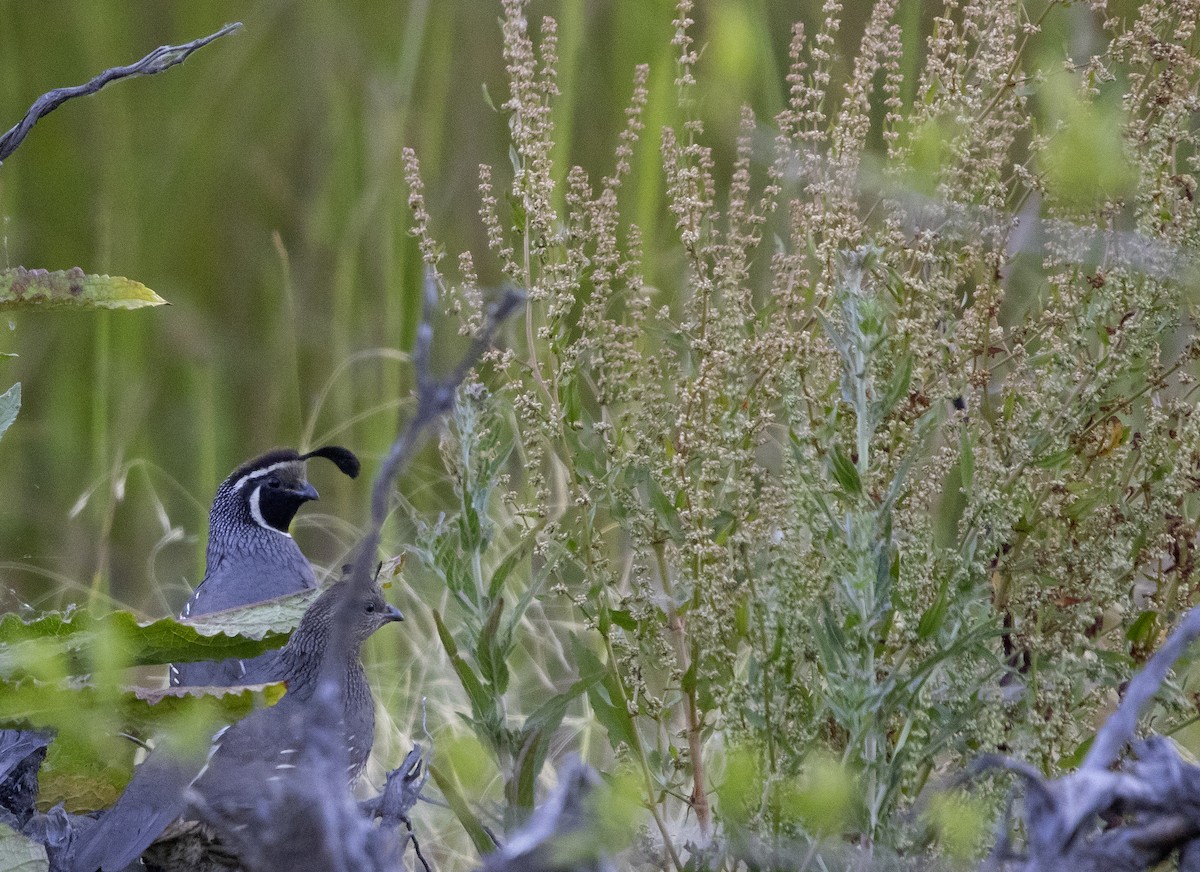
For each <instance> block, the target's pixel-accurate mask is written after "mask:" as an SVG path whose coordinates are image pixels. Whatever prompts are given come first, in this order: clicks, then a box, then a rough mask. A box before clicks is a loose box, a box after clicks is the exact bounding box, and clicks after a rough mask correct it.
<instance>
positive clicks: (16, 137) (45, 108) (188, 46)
mask: <svg viewBox="0 0 1200 872" xmlns="http://www.w3.org/2000/svg"><path fill="white" fill-rule="evenodd" d="M241 26H242V25H241V22H234V23H233V24H226V25H225V26H224V27H222V28H221V29H220V30H218V31H217V32H216V33H210V34H209V35H208V36H202V37H200V38H199V39H193V40H192V41H191V42H185V43H184V44H183V45H163V46H159V47H158V48H156V49H155V50H154V51H152V52H150V54H148V55H146V56H145V57H144V58H142V59H141V60H140V61H137V62H135V63H132V64H128V65H126V66H123V67H113V68H112V69H108V70H105V71H104V72H102V73H101V74H100V75H98V76H96V77H95V78H93V79H91V80H90V81H88V82H86V83H84V84H82V85H75V86H74V87H71V88H55V89H54V90H53V91H47V92H46V93H45V94H43V95H42V96H40V97H38V98H37V99H36V100H35V101H34V102H33V105H32V106H30V107H29V111H28V112H26V113H25V117H24V118H22V119H21V120H20V121H19V122H18V123H17V124H15V125H14V126H13V127H12V128H10V129H9V130H8V132H7V133H5V134H4V135H3V136H0V163H3V162H4V161H5V160H6V159H7V158H8V156H9V155H10V154H12V153H13V152H14V151H16V150H17V146H19V145H20V144H21V143H22V142H23V141H24V140H25V137H26V136H28V135H29V131H30V130H32V129H33V125H35V124H37V122H38V119H39V118H42V117H43V116H45V115H49V114H50V113H51V112H53V111H54V110H55V109H57V108H58V107H59V106H61V105H62V104H63V103H65V102H67V101H68V100H72V99H74V98H75V97H86V96H88V95H89V94H95V93H96V92H97V91H99V90H100V89H101V88H103V87H104V86H105V85H107V84H108V83H109V82H115V81H117V80H118V79H126V78H129V77H130V76H152V75H154V74H155V73H161V72H162V71H163V70H167V69H170V68H171V67H173V66H175V65H176V64H181V63H183V62H184V61H185V60H187V59H188V56H189V55H190V54H191V53H192V52H194V51H195V50H196V49H198V48H204V46H206V45H208V44H209V43H210V42H212V41H213V40H216V39H220V38H221V37H222V36H225V35H226V34H229V33H233V32H234V31H235V30H237V29H238V28H240V27H241Z"/></svg>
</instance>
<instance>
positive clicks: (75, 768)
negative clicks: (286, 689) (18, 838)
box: [0, 679, 283, 812]
mask: <svg viewBox="0 0 1200 872" xmlns="http://www.w3.org/2000/svg"><path fill="white" fill-rule="evenodd" d="M199 690H200V689H198V688H187V689H185V688H170V689H146V688H125V689H121V688H112V687H94V686H91V685H84V686H79V685H76V684H73V683H67V682H42V681H35V680H33V679H23V680H21V681H15V682H8V681H0V725H3V726H4V727H6V728H7V727H18V728H29V727H37V728H50V729H53V730H54V731H55V733H56V736H55V739H54V741H53V742H52V743H51V744H50V750H49V753H48V755H47V757H46V762H45V763H44V764H43V766H42V769H41V771H40V772H39V774H38V782H39V785H40V799H39V801H41V802H42V803H45V804H51V805H52V804H54V803H57V802H63V803H65V804H66V806H67V808H68V810H69V811H73V812H75V811H91V810H94V809H98V808H103V807H104V806H106V805H109V804H111V803H112V802H113V801H114V800H115V799H116V797H117V795H118V794H119V793H120V791H121V789H122V788H123V787H124V785H125V782H126V781H127V780H128V778H129V774H130V771H131V769H132V763H133V760H132V754H133V750H134V745H133V744H132V743H131V742H129V741H128V740H127V739H125V738H122V737H121V735H120V734H122V733H125V734H129V735H136V736H153V735H158V734H160V733H164V732H170V733H175V732H177V731H179V730H181V729H186V726H187V725H189V724H198V725H199V726H200V729H201V732H202V733H204V736H203V738H204V739H205V741H207V736H208V735H211V732H212V730H213V729H215V726H212V725H217V726H219V725H220V724H227V723H232V722H233V721H236V720H238V719H240V718H243V717H245V716H246V715H248V714H249V713H250V712H252V711H254V709H256V708H259V707H261V706H262V705H263V704H264V703H273V702H275V701H276V700H278V699H279V697H280V696H281V695H282V692H283V685H282V683H276V684H270V685H260V686H255V687H234V688H222V689H221V695H219V696H213V695H207V693H205V694H202V693H199V692H198V691H199ZM211 690H212V689H211V688H205V689H204V691H206V692H207V691H211Z"/></svg>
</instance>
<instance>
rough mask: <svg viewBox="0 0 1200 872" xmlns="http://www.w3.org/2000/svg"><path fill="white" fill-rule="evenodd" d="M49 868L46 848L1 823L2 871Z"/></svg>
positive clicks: (32, 871) (28, 871)
mask: <svg viewBox="0 0 1200 872" xmlns="http://www.w3.org/2000/svg"><path fill="white" fill-rule="evenodd" d="M49 868H50V861H49V859H47V857H46V849H45V848H43V847H42V846H41V845H39V844H38V843H37V842H35V841H33V840H32V839H29V838H26V837H25V836H23V835H21V834H20V833H18V832H17V831H16V830H14V829H13V828H12V827H10V826H8V825H7V824H0V872H47V870H48V869H49Z"/></svg>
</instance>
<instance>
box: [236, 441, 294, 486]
mask: <svg viewBox="0 0 1200 872" xmlns="http://www.w3.org/2000/svg"><path fill="white" fill-rule="evenodd" d="M303 459H304V458H302V457H301V456H300V454H299V452H297V451H296V450H295V449H294V448H276V449H273V450H271V451H268V452H267V453H266V454H263V455H261V456H259V457H256V458H254V459H253V460H247V461H246V462H245V463H243V464H242V465H241V466H239V467H238V468H237V469H235V470H234V471H233V472H231V473H229V478H227V479H225V480H226V481H228V482H231V483H232V482H235V481H238V480H239V479H241V478H242V477H243V476H245V475H248V474H249V473H251V472H254V471H255V470H256V469H266V468H267V467H268V466H274V465H275V464H277V463H284V462H286V461H289V460H293V461H301V460H303Z"/></svg>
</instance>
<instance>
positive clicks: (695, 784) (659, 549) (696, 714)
mask: <svg viewBox="0 0 1200 872" xmlns="http://www.w3.org/2000/svg"><path fill="white" fill-rule="evenodd" d="M654 556H655V559H656V561H657V563H658V576H659V579H660V581H661V582H662V588H663V593H665V594H666V596H667V602H668V605H667V629H668V630H669V631H670V633H671V639H672V642H673V643H674V645H675V656H676V658H677V659H678V660H679V669H680V671H681V673H682V674H684V675H686V674H687V672H688V670H689V669H691V667H692V663H693V662H694V660H695V657H693V656H692V653H693V652H692V651H690V650H689V645H688V638H687V627H686V626H685V624H684V622H683V616H682V615H680V614H679V612H678V611H677V610H676V608H675V594H674V592H673V590H672V588H671V576H670V571H669V570H668V568H667V557H666V554H665V553H664V545H663V543H662V542H658V543H656V544H655V546H654ZM684 702H685V704H684V714H685V715H686V717H687V736H688V756H689V757H690V758H691V761H692V795H691V797H690V798H689V800H688V802H689V803H690V804H691V806H692V809H693V810H694V811H695V812H696V823H698V824H699V825H700V835H701V836H703V837H704V838H705V839H707V838H708V836H709V833H710V831H711V829H712V810H711V808H710V807H709V804H708V792H707V791H706V790H705V786H704V782H705V778H704V744H703V742H702V740H701V731H702V730H703V727H704V725H703V724H702V723H701V718H700V707H699V705H698V704H697V703H696V684H695V681H694V680H693V681H692V686H691V687H689V688H688V689H687V690H686V691H685V692H684Z"/></svg>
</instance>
